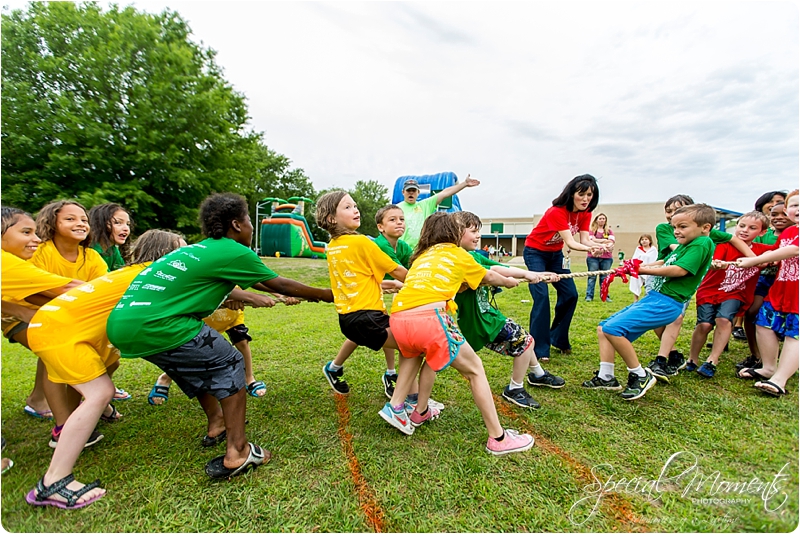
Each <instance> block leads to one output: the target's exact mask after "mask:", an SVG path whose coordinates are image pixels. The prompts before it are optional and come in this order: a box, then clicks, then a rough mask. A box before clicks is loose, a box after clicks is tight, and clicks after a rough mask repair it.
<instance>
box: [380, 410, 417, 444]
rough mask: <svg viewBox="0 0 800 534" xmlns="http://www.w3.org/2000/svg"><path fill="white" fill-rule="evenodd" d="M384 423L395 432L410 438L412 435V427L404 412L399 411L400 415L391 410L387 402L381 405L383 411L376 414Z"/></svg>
mask: <svg viewBox="0 0 800 534" xmlns="http://www.w3.org/2000/svg"><path fill="white" fill-rule="evenodd" d="M378 415H380V416H381V417H382V418H383V420H384V421H386V422H387V423H389V424H390V425H392V426H393V427H395V428H396V429H397V430H399V431H400V432H402V433H403V434H406V435H408V436H410V435H411V434H413V433H414V427H413V426H412V425H411V419H410V418H409V417H408V414H407V413H406V412H405V410H400V413H397V412H395V411H394V409H393V408H392V405H391V404H389V403H388V402H387V403H386V404H384V405H383V409H381V411H380V412H378Z"/></svg>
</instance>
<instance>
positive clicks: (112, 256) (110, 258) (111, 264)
mask: <svg viewBox="0 0 800 534" xmlns="http://www.w3.org/2000/svg"><path fill="white" fill-rule="evenodd" d="M90 248H92V249H94V250H96V251H97V253H98V254H100V257H101V258H103V260H104V261H105V262H106V265H108V270H109V271H116V270H117V269H122V268H123V267H125V260H124V259H122V253H121V252H120V251H119V247H118V246H117V245H114V246H112V247H111V248H110V249H108V252H103V247H101V246H100V243H95V244H94V245H92V246H91V247H90Z"/></svg>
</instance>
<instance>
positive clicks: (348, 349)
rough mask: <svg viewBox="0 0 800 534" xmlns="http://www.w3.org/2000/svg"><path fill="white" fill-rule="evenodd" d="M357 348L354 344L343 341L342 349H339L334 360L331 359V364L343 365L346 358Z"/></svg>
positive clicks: (347, 340) (346, 340)
mask: <svg viewBox="0 0 800 534" xmlns="http://www.w3.org/2000/svg"><path fill="white" fill-rule="evenodd" d="M357 348H358V345H357V344H356V343H353V342H352V341H350V340H349V339H345V340H344V343H342V348H340V349H339V353H338V354H337V355H336V358H334V359H333V364H334V365H339V366H342V365H344V362H346V361H347V358H349V357H350V355H351V354H353V352H355V350H356V349H357Z"/></svg>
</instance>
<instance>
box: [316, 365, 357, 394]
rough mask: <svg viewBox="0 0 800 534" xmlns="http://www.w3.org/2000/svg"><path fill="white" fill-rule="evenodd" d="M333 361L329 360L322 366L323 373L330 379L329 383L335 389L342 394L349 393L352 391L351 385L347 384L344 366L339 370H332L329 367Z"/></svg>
mask: <svg viewBox="0 0 800 534" xmlns="http://www.w3.org/2000/svg"><path fill="white" fill-rule="evenodd" d="M331 363H333V362H332V361H331V362H328V363H326V364H325V365H323V366H322V373H323V374H324V375H325V378H326V379H327V380H328V384H330V385H331V387H332V388H333V390H334V391H335V392H336V393H338V394H340V395H347V394H348V393H350V386H348V385H347V382H345V380H344V378H342V375H343V374H344V367H342V368H341V369H339V370H338V371H331V370H330V369H328V366H329V365H330V364H331Z"/></svg>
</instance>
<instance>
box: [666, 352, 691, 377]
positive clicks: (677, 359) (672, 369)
mask: <svg viewBox="0 0 800 534" xmlns="http://www.w3.org/2000/svg"><path fill="white" fill-rule="evenodd" d="M685 367H686V358H684V357H683V354H682V353H680V352H678V351H677V350H673V351H670V353H669V356H668V357H667V367H666V370H667V375H668V376H675V375H677V374H678V371H680V370H681V369H683V368H685Z"/></svg>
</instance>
